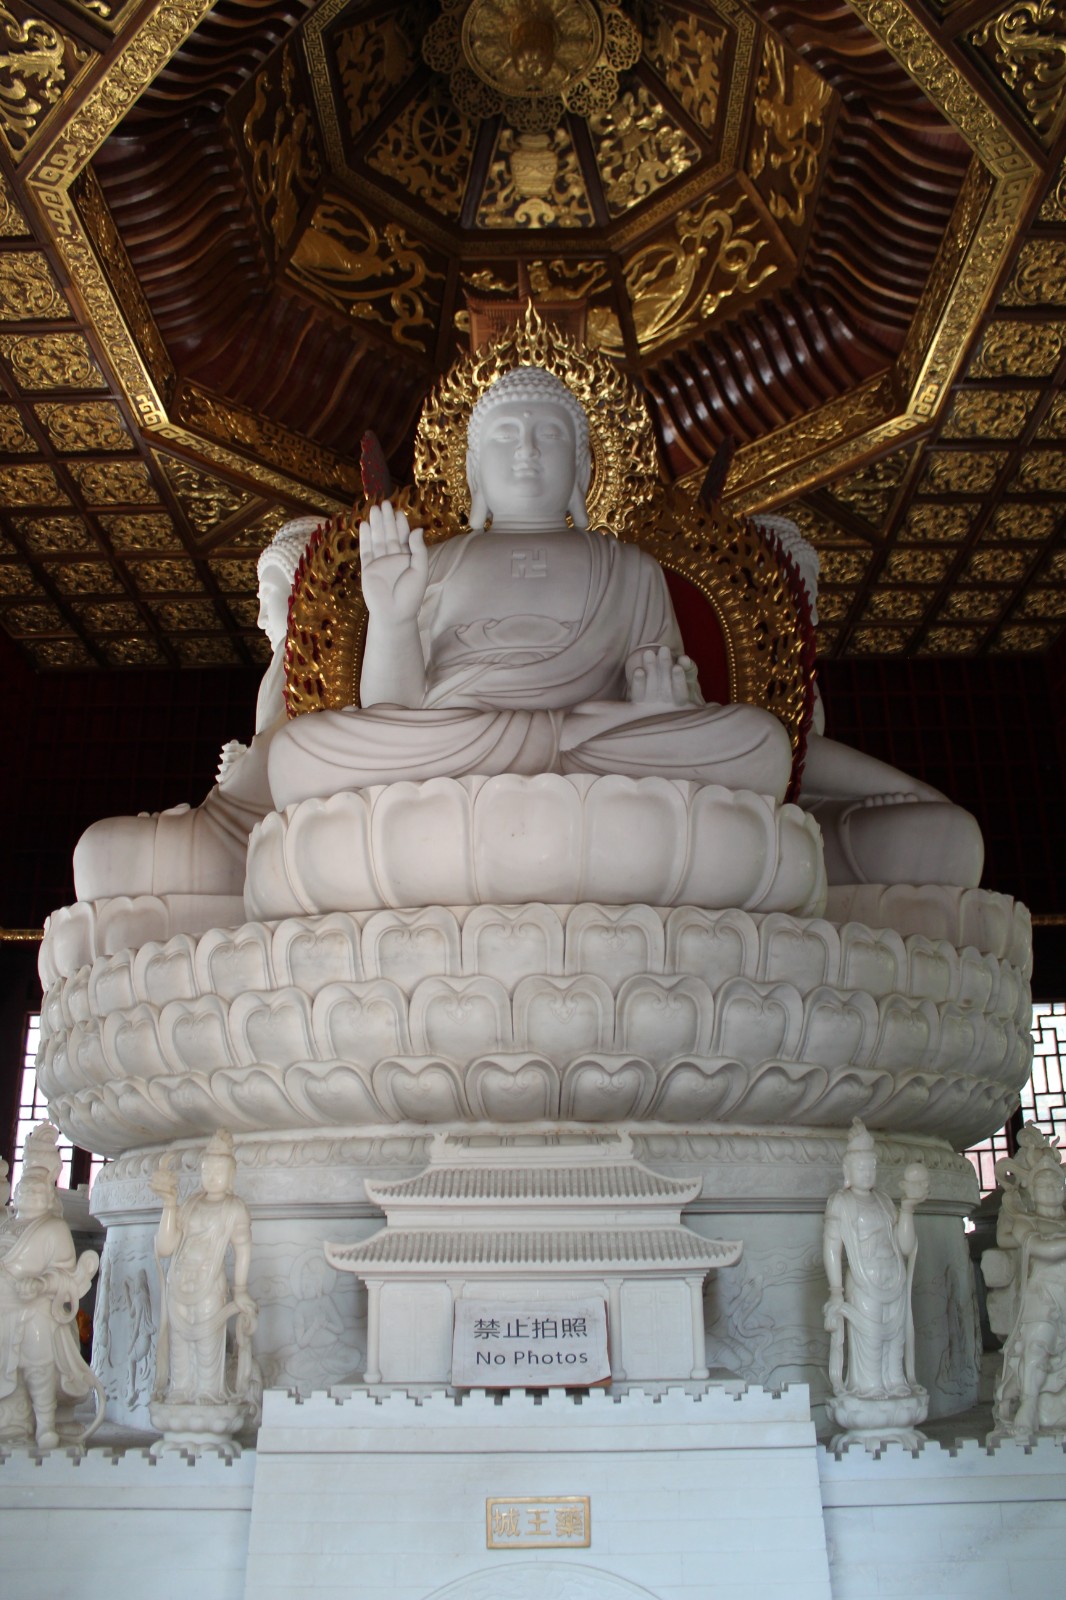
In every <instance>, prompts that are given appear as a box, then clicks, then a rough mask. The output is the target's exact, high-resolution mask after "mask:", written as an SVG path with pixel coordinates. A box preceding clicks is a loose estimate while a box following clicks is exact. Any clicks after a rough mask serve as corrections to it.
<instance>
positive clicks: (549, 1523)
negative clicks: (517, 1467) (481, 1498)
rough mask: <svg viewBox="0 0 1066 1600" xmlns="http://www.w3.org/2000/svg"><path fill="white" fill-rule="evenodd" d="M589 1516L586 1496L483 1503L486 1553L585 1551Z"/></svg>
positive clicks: (589, 1531)
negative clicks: (497, 1551)
mask: <svg viewBox="0 0 1066 1600" xmlns="http://www.w3.org/2000/svg"><path fill="white" fill-rule="evenodd" d="M591 1543H592V1515H591V1510H590V1507H589V1497H588V1495H587V1494H559V1495H545V1496H538V1497H534V1496H532V1495H515V1496H512V1497H511V1498H510V1499H503V1498H499V1499H489V1500H486V1501H485V1548H486V1549H487V1550H587V1549H588V1547H589V1545H590V1544H591Z"/></svg>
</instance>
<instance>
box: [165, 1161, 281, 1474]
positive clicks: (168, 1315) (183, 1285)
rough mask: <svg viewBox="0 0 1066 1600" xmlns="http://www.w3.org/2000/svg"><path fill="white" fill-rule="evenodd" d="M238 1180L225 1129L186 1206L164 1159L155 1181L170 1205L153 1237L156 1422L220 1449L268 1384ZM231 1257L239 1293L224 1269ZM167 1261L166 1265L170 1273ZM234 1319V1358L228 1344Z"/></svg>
mask: <svg viewBox="0 0 1066 1600" xmlns="http://www.w3.org/2000/svg"><path fill="white" fill-rule="evenodd" d="M236 1175H237V1163H236V1161H235V1159H234V1155H233V1137H232V1135H231V1134H229V1133H226V1132H221V1133H216V1134H215V1136H214V1138H212V1139H211V1141H210V1143H209V1144H208V1145H207V1147H206V1149H205V1150H204V1153H203V1157H202V1158H201V1162H200V1182H201V1185H202V1187H201V1188H200V1189H199V1190H198V1191H197V1193H195V1194H193V1195H191V1196H190V1197H189V1199H188V1200H186V1201H185V1202H184V1203H183V1204H181V1205H179V1204H178V1180H177V1174H176V1173H175V1172H174V1171H173V1170H172V1169H171V1168H170V1166H169V1165H167V1164H166V1161H164V1162H162V1163H160V1165H159V1167H158V1168H157V1169H156V1172H155V1174H154V1176H153V1178H152V1187H153V1189H154V1190H155V1192H156V1193H157V1194H158V1195H159V1196H160V1198H161V1199H162V1201H163V1214H162V1216H161V1217H160V1220H159V1233H158V1235H157V1236H156V1256H157V1258H158V1260H159V1263H160V1267H159V1274H160V1280H161V1284H162V1301H163V1311H162V1316H161V1317H160V1325H159V1338H158V1342H157V1345H156V1378H155V1396H154V1398H153V1401H152V1405H151V1416H152V1422H153V1424H154V1426H155V1427H157V1428H159V1429H160V1431H161V1432H162V1433H163V1434H164V1437H165V1441H166V1442H173V1443H177V1444H193V1445H196V1444H204V1443H212V1444H216V1443H220V1442H221V1441H222V1440H224V1439H228V1438H230V1437H231V1436H232V1435H233V1434H235V1433H237V1432H239V1431H240V1430H241V1429H242V1428H244V1427H246V1426H248V1425H250V1424H251V1423H252V1422H253V1421H254V1420H255V1417H256V1415H257V1413H258V1407H259V1397H260V1393H261V1384H260V1381H259V1374H258V1369H257V1368H256V1365H255V1362H254V1360H253V1358H252V1350H251V1339H252V1334H253V1333H254V1332H255V1327H256V1322H257V1321H258V1316H259V1308H258V1306H257V1305H256V1303H255V1301H254V1300H253V1299H252V1297H251V1295H250V1294H249V1293H248V1270H249V1267H250V1265H251V1257H252V1227H251V1219H250V1217H249V1215H248V1207H247V1206H246V1205H245V1203H244V1201H243V1200H241V1199H240V1198H239V1197H238V1196H237V1195H236V1194H234V1192H233V1186H234V1181H235V1179H236ZM230 1252H232V1255H233V1285H232V1288H231V1287H230V1282H229V1278H228V1276H227V1273H226V1257H227V1255H228V1254H229V1253H230ZM163 1262H169V1267H168V1269H167V1270H166V1272H164V1270H163V1266H162V1263H163ZM231 1318H235V1319H236V1337H235V1343H236V1351H235V1353H234V1354H233V1355H232V1356H231V1355H229V1354H228V1352H227V1347H226V1329H227V1325H228V1323H229V1321H230V1319H231ZM223 1447H224V1448H226V1449H230V1448H232V1447H231V1446H229V1445H225V1446H223Z"/></svg>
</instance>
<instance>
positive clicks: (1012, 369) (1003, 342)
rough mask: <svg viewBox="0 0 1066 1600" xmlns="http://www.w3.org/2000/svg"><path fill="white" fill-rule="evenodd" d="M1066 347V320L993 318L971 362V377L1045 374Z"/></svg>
mask: <svg viewBox="0 0 1066 1600" xmlns="http://www.w3.org/2000/svg"><path fill="white" fill-rule="evenodd" d="M1063 349H1066V324H1063V323H1057V322H1043V323H1041V322H992V323H990V324H989V326H988V328H987V329H986V331H985V336H984V338H983V339H982V340H981V344H980V347H979V349H978V351H977V354H976V355H975V356H974V358H973V360H972V361H971V362H970V369H969V373H968V376H969V377H971V378H1043V377H1047V376H1048V374H1050V373H1052V372H1054V370H1055V368H1056V367H1057V366H1058V364H1059V360H1060V358H1061V356H1062V352H1063Z"/></svg>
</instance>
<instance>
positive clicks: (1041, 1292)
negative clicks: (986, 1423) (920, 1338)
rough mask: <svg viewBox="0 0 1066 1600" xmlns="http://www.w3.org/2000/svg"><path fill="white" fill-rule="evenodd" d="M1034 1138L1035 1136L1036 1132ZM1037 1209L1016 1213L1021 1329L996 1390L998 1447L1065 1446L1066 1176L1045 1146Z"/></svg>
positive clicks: (1034, 1179)
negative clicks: (1047, 1442) (1045, 1442)
mask: <svg viewBox="0 0 1066 1600" xmlns="http://www.w3.org/2000/svg"><path fill="white" fill-rule="evenodd" d="M1034 1131H1035V1130H1034ZM1026 1187H1027V1190H1028V1199H1029V1201H1030V1205H1031V1209H1030V1210H1029V1211H1026V1212H1021V1211H1018V1210H1015V1212H1014V1215H1013V1220H1012V1227H1011V1235H1012V1236H1011V1245H1012V1247H1013V1248H1014V1249H1015V1250H1016V1252H1017V1255H1018V1261H1017V1265H1016V1274H1017V1275H1016V1280H1015V1283H1014V1307H1015V1312H1014V1322H1013V1325H1012V1327H1011V1330H1010V1333H1009V1335H1008V1337H1007V1342H1006V1344H1005V1346H1004V1349H1003V1368H1002V1371H1001V1373H1000V1377H999V1382H998V1384H997V1385H996V1393H995V1401H994V1406H993V1421H994V1429H993V1433H992V1439H993V1440H996V1439H1001V1438H1013V1439H1022V1440H1028V1439H1033V1438H1035V1437H1036V1436H1038V1435H1039V1434H1048V1435H1051V1436H1052V1437H1054V1438H1058V1439H1063V1438H1066V1170H1064V1169H1063V1166H1062V1163H1061V1160H1060V1156H1059V1152H1058V1150H1057V1149H1055V1148H1054V1146H1052V1145H1049V1144H1047V1143H1046V1142H1045V1144H1044V1148H1042V1149H1038V1150H1037V1151H1036V1153H1035V1159H1034V1160H1033V1161H1032V1163H1031V1165H1030V1167H1029V1171H1028V1175H1027V1184H1026Z"/></svg>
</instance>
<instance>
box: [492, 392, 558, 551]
mask: <svg viewBox="0 0 1066 1600" xmlns="http://www.w3.org/2000/svg"><path fill="white" fill-rule="evenodd" d="M477 475H478V484H479V488H480V490H481V493H482V494H483V495H484V497H485V502H486V504H487V506H488V508H489V510H490V511H491V513H492V522H493V526H494V527H499V526H501V525H504V526H506V525H507V524H508V523H515V524H518V525H520V526H523V527H529V526H530V525H535V526H541V527H552V528H561V527H563V526H564V525H565V523H566V513H567V510H568V509H569V506H570V501H571V499H572V497H573V494H574V485H575V481H576V476H577V446H576V443H575V440H574V427H573V423H572V422H571V420H570V417H569V416H568V414H567V411H566V408H565V407H564V406H561V405H558V404H556V403H555V401H553V400H516V401H514V402H513V403H511V402H508V401H501V402H500V403H499V404H498V405H495V406H493V407H492V409H491V411H490V412H489V414H488V416H487V417H486V418H485V422H484V426H483V428H482V432H481V440H480V448H479V452H478V461H477Z"/></svg>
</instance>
